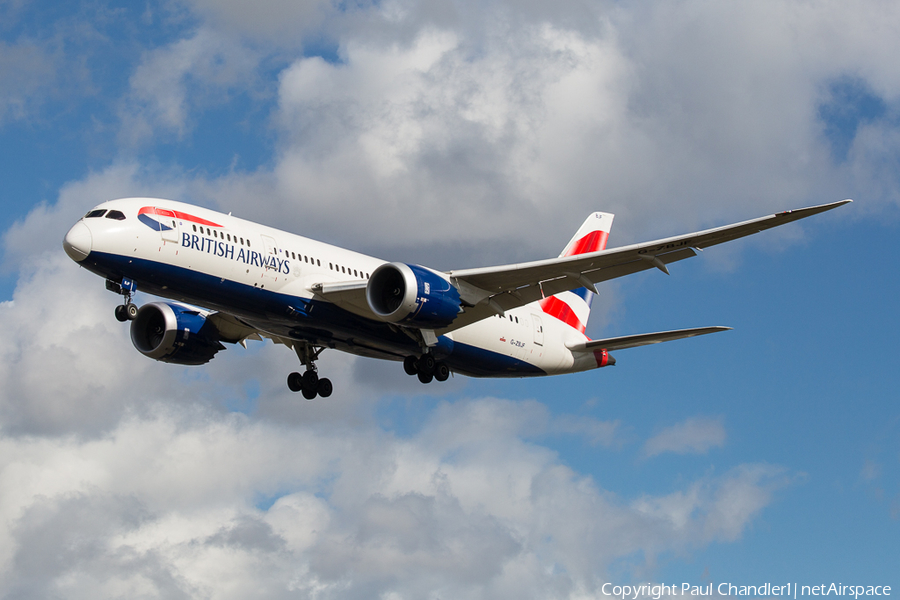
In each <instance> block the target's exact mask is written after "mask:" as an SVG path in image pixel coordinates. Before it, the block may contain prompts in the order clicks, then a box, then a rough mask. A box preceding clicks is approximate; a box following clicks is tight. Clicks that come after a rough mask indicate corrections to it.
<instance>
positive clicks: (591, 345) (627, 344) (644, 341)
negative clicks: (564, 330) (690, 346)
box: [569, 327, 731, 352]
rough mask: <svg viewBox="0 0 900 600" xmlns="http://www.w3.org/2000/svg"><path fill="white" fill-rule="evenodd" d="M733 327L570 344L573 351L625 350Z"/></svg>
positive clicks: (640, 335) (697, 328)
mask: <svg viewBox="0 0 900 600" xmlns="http://www.w3.org/2000/svg"><path fill="white" fill-rule="evenodd" d="M729 329H731V327H695V328H693V329H676V330H674V331H658V332H656V333H641V334H638V335H625V336H622V337H614V338H607V339H605V340H591V341H589V342H583V343H581V344H575V345H574V346H569V350H571V351H572V352H592V351H594V350H624V349H625V348H637V347H638V346H647V345H649V344H658V343H660V342H670V341H672V340H680V339H682V338H689V337H694V336H697V335H706V334H707V333H716V332H718V331H728V330H729Z"/></svg>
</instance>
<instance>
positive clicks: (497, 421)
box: [0, 400, 784, 598]
mask: <svg viewBox="0 0 900 600" xmlns="http://www.w3.org/2000/svg"><path fill="white" fill-rule="evenodd" d="M523 408H524V409H525V410H524V413H525V414H526V417H525V418H523V416H522V413H523V410H522V409H523ZM529 412H530V411H529V410H528V405H527V403H526V404H525V405H523V404H522V403H517V402H508V401H496V400H474V401H470V402H463V403H457V404H446V405H444V406H443V407H442V408H441V410H439V411H437V412H436V413H434V414H433V415H431V416H430V417H429V419H428V421H427V422H426V424H425V426H424V427H423V428H422V429H421V430H420V431H418V432H416V433H415V434H414V435H413V436H412V437H410V438H407V439H402V438H397V437H395V436H393V435H391V434H389V433H386V432H383V431H380V430H379V428H378V427H377V426H375V424H374V422H372V421H370V422H369V423H367V424H363V425H361V426H357V427H354V428H342V429H330V428H325V429H323V428H321V427H319V426H315V425H295V426H288V427H285V426H283V425H280V424H278V423H275V422H267V421H259V420H252V419H247V418H245V417H243V416H241V415H227V414H221V413H210V412H206V413H203V414H202V415H198V413H197V411H196V410H195V409H194V408H192V407H190V406H182V407H178V406H177V405H172V406H170V407H169V408H168V409H165V410H156V411H155V412H154V414H153V415H145V416H141V417H128V418H126V419H124V420H122V421H121V422H119V424H118V425H117V426H116V427H115V428H114V429H113V430H112V431H110V433H109V434H108V435H106V436H104V437H102V438H98V439H95V440H78V439H76V438H73V437H70V436H62V437H54V438H10V437H8V436H5V437H3V438H0V450H2V451H0V457H2V458H0V516H2V520H0V522H2V523H3V524H4V525H3V526H2V527H0V538H2V539H3V543H2V544H0V547H3V548H5V549H6V552H5V553H3V554H2V555H0V573H2V574H0V583H2V586H3V588H4V589H6V590H13V591H15V592H16V593H18V594H19V595H47V594H57V595H64V596H66V597H76V598H77V597H89V596H90V597H101V598H104V597H112V596H117V595H121V594H123V593H128V594H129V595H132V596H147V597H156V596H165V597H178V595H185V596H195V595H198V594H199V595H204V596H208V597H212V598H239V597H246V595H247V594H248V593H260V592H261V591H263V592H265V595H266V596H267V597H281V596H288V595H289V594H290V593H292V592H296V591H306V592H310V593H311V592H313V591H317V593H318V594H319V595H320V597H324V598H327V597H334V596H345V595H347V594H350V595H364V596H367V597H378V596H379V595H386V594H390V593H395V594H398V595H399V597H421V596H424V595H427V594H429V593H432V592H434V591H436V590H444V591H445V593H446V594H448V595H453V596H454V597H463V598H466V597H470V598H482V597H522V596H523V595H524V596H527V597H532V596H535V595H537V596H546V595H547V594H548V593H551V594H553V595H555V596H558V597H576V596H577V595H578V593H579V592H584V591H586V592H588V593H590V591H591V590H594V591H596V586H597V585H598V583H599V582H601V581H602V580H603V574H604V573H605V571H606V569H607V568H608V567H609V565H610V563H611V561H615V560H617V559H621V558H623V557H626V556H629V555H631V554H633V553H634V552H640V551H642V552H644V553H645V554H646V555H647V556H648V558H649V557H652V556H654V555H655V554H657V553H659V552H666V551H670V550H681V549H684V548H691V547H694V546H697V545H703V544H706V543H708V542H709V541H711V540H715V539H725V540H733V539H735V538H736V537H737V536H739V535H740V532H741V531H742V530H743V529H744V528H745V527H746V526H747V524H748V523H749V522H750V520H751V519H752V518H753V516H754V515H755V514H756V513H758V511H759V510H760V509H762V508H763V507H764V506H765V505H766V504H767V503H768V502H769V501H770V497H771V492H772V491H773V490H774V489H776V488H777V487H778V486H780V485H783V483H784V482H783V481H782V480H783V478H784V474H783V473H782V472H781V471H780V470H778V469H774V468H771V467H759V466H752V465H748V466H745V467H741V468H739V469H736V470H734V471H732V472H729V473H727V474H726V475H724V476H722V477H719V478H704V479H702V480H700V481H697V482H694V483H691V484H689V486H688V488H687V489H686V490H684V491H678V492H673V493H672V494H670V495H668V496H662V497H651V496H645V497H642V498H640V499H638V500H636V501H634V502H633V503H630V504H629V503H628V502H627V501H625V500H624V499H620V498H617V497H616V495H615V494H612V493H611V492H608V491H605V490H602V489H601V488H599V487H598V486H597V484H596V483H595V482H593V481H592V480H590V479H589V478H584V477H582V476H579V475H578V474H576V473H574V472H572V471H571V470H570V469H568V468H567V467H564V466H562V465H561V464H560V463H559V462H558V460H557V459H556V457H555V455H554V453H552V452H550V451H549V450H548V449H546V448H543V447H541V446H537V445H534V444H532V443H527V442H524V441H523V440H522V438H521V436H522V434H523V433H527V432H528V431H529V430H531V429H533V428H534V427H539V424H538V423H533V422H529V421H530V418H531V417H528V416H527V415H528V413H529ZM198 417H200V418H198ZM460 426H462V427H464V429H463V432H466V433H468V435H467V436H464V437H463V439H462V440H459V439H457V436H456V435H455V433H456V432H460V429H459V427H460ZM491 430H493V434H492V435H491V434H490V432H491ZM472 432H474V433H472ZM267 496H268V497H271V496H276V497H278V496H280V497H278V499H277V500H276V501H275V502H274V504H272V505H271V507H268V508H266V507H265V506H266V505H264V506H263V507H262V508H259V507H257V506H256V504H257V502H258V501H259V499H260V498H261V497H267ZM51 548H52V549H53V551H51ZM48 557H52V560H48Z"/></svg>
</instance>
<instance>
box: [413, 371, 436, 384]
mask: <svg viewBox="0 0 900 600" xmlns="http://www.w3.org/2000/svg"><path fill="white" fill-rule="evenodd" d="M417 375H418V377H419V381H421V382H422V383H431V380H432V379H434V375H432V374H431V373H422V372H421V371H419V373H418V374H417Z"/></svg>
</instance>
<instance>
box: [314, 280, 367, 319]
mask: <svg viewBox="0 0 900 600" xmlns="http://www.w3.org/2000/svg"><path fill="white" fill-rule="evenodd" d="M366 285H367V282H366V281H345V282H338V283H316V284H313V285H312V286H310V288H309V289H310V291H311V292H312V293H313V294H315V295H316V296H318V297H319V298H321V299H323V300H327V301H328V302H331V303H332V304H334V305H335V306H338V307H340V308H343V309H344V310H346V311H347V312H351V313H353V314H355V315H359V316H361V317H366V318H367V319H375V320H378V317H377V316H376V315H375V313H373V312H372V309H371V308H369V303H368V301H367V300H366Z"/></svg>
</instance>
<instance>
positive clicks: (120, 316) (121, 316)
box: [116, 304, 128, 323]
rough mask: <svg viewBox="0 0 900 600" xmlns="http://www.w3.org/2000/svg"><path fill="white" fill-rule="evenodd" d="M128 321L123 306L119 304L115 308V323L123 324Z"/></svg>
mask: <svg viewBox="0 0 900 600" xmlns="http://www.w3.org/2000/svg"><path fill="white" fill-rule="evenodd" d="M127 320H128V313H127V312H126V311H125V305H124V304H120V305H118V306H117V307H116V321H119V322H120V323H124V322H125V321H127Z"/></svg>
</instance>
